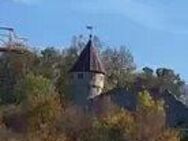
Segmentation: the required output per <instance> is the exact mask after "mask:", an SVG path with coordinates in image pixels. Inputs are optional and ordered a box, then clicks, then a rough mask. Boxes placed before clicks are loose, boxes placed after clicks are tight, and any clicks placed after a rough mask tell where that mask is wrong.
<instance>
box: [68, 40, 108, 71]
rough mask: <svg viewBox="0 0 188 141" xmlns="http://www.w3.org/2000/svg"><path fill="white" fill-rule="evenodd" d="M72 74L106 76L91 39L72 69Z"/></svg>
mask: <svg viewBox="0 0 188 141" xmlns="http://www.w3.org/2000/svg"><path fill="white" fill-rule="evenodd" d="M70 72H97V73H103V74H105V69H104V67H103V64H102V63H101V60H100V58H99V56H98V53H97V49H96V48H95V47H94V46H93V43H92V40H91V39H90V40H89V41H88V43H87V45H86V47H85V48H84V49H83V51H82V52H81V54H80V56H79V58H78V60H77V61H76V63H75V64H74V66H73V67H72V68H71V69H70Z"/></svg>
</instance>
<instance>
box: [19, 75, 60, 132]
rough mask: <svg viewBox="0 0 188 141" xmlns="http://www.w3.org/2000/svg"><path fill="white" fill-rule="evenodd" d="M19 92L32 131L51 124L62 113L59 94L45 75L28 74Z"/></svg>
mask: <svg viewBox="0 0 188 141" xmlns="http://www.w3.org/2000/svg"><path fill="white" fill-rule="evenodd" d="M18 93H19V94H20V95H19V98H22V99H21V100H20V99H19V101H20V102H21V104H22V107H23V111H24V112H25V114H26V117H27V120H28V123H29V128H30V129H31V130H32V131H36V130H39V129H41V128H42V127H43V126H50V125H51V124H52V123H53V122H54V121H55V119H56V118H57V117H58V114H60V106H61V105H60V99H59V95H58V94H57V93H56V92H55V89H54V87H53V85H52V83H51V82H50V80H48V79H46V78H44V77H43V76H35V75H33V74H28V75H27V76H26V77H25V79H24V80H23V82H22V87H20V90H19V91H18Z"/></svg>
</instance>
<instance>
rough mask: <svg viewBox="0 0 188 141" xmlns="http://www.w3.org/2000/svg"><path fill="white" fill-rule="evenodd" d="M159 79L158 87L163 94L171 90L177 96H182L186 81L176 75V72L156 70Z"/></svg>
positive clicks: (163, 69) (164, 69)
mask: <svg viewBox="0 0 188 141" xmlns="http://www.w3.org/2000/svg"><path fill="white" fill-rule="evenodd" d="M156 74H157V78H158V87H159V88H160V90H161V91H162V92H164V91H165V90H169V91H171V92H172V94H174V95H175V96H178V97H179V96H181V94H182V92H181V89H182V87H183V86H184V84H185V83H184V81H183V80H182V79H181V78H180V75H179V74H176V73H175V72H174V70H172V69H167V68H158V69H157V70H156Z"/></svg>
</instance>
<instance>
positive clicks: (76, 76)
mask: <svg viewBox="0 0 188 141" xmlns="http://www.w3.org/2000/svg"><path fill="white" fill-rule="evenodd" d="M70 74H71V85H72V95H73V100H74V102H75V103H76V104H79V105H85V104H86V103H87V101H88V99H92V98H94V97H96V96H98V95H100V94H101V93H102V89H103V87H104V79H105V69H104V67H103V64H102V63H101V60H100V58H99V55H98V51H97V47H95V45H94V43H93V38H92V35H90V37H89V41H88V43H87V44H86V46H85V48H84V49H83V51H82V52H81V54H80V56H79V58H78V60H77V61H76V63H75V64H74V65H73V67H72V68H71V69H70Z"/></svg>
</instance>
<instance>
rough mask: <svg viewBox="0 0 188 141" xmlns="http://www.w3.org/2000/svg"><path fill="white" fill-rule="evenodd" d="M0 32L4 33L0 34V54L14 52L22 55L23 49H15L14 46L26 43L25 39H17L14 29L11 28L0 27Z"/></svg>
mask: <svg viewBox="0 0 188 141" xmlns="http://www.w3.org/2000/svg"><path fill="white" fill-rule="evenodd" d="M0 31H4V32H5V33H2V34H0V37H1V38H0V42H1V43H2V46H0V52H14V53H17V54H22V53H24V50H23V49H18V48H15V45H23V42H25V41H27V39H26V38H21V37H18V36H17V35H16V33H15V31H14V28H11V27H0ZM6 39H8V41H7V40H6Z"/></svg>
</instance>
